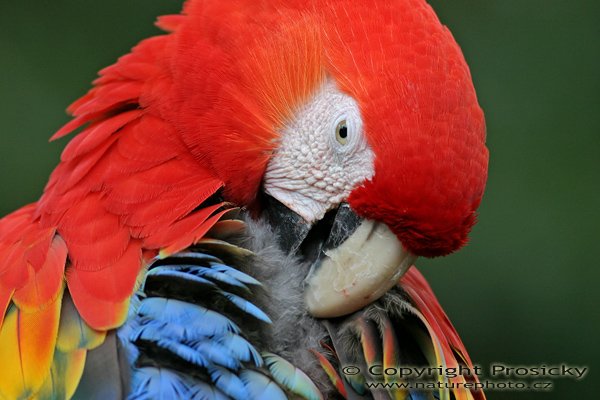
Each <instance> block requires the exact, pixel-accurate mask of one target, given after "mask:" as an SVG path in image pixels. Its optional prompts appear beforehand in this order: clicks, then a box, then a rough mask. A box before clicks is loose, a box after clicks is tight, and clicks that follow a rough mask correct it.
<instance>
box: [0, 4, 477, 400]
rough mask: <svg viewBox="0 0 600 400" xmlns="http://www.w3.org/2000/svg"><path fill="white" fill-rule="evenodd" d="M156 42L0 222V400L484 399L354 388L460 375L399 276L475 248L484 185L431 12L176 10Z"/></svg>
mask: <svg viewBox="0 0 600 400" xmlns="http://www.w3.org/2000/svg"><path fill="white" fill-rule="evenodd" d="M157 24H158V26H159V27H160V28H162V29H164V30H165V31H166V32H167V34H165V35H162V36H157V37H153V38H150V39H147V40H144V41H142V42H141V43H140V44H139V45H138V46H136V47H135V48H134V49H133V50H132V52H131V53H130V54H127V55H125V56H123V57H122V58H120V59H119V60H118V61H117V63H116V64H114V65H112V66H110V67H108V68H106V69H104V70H102V71H101V72H100V77H99V78H98V79H97V80H96V81H95V82H94V88H93V89H92V90H91V91H90V92H88V94H86V95H85V96H83V97H82V98H81V99H79V100H77V101H76V102H75V103H73V104H72V105H71V106H70V108H69V111H70V112H71V113H72V114H73V116H74V118H73V120H72V121H71V122H69V123H68V124H67V125H65V126H64V127H63V128H62V129H60V130H59V131H58V132H57V133H56V134H55V135H54V136H53V137H52V138H53V139H58V138H61V137H63V136H66V135H68V134H69V133H71V132H73V131H74V130H76V129H78V128H81V132H79V133H78V134H77V135H76V136H75V137H74V138H73V139H72V140H71V141H70V142H69V144H68V145H67V147H66V148H65V150H64V152H63V154H62V156H61V161H60V163H59V165H58V166H57V168H56V169H55V170H54V172H53V173H52V175H51V177H50V180H49V183H48V185H47V186H46V189H45V191H44V194H43V195H42V197H41V198H40V199H39V201H38V202H36V203H33V204H30V205H28V206H26V207H24V208H22V209H20V210H18V211H16V212H14V213H13V214H10V215H8V216H7V217H5V218H4V219H2V220H1V221H0V255H1V256H0V257H1V259H2V260H3V263H2V264H1V266H0V310H1V311H2V315H3V316H4V317H3V319H2V321H1V322H2V326H1V330H0V360H2V363H3V365H7V366H10V368H5V369H4V371H3V373H2V374H1V375H0V398H6V399H15V398H71V397H73V396H75V397H79V398H94V397H96V398H121V397H129V398H136V399H142V398H176V397H179V398H235V399H247V398H258V399H260V398H269V399H270V398H273V399H275V398H285V396H287V395H290V396H295V397H299V398H307V399H312V398H323V397H327V398H333V397H334V396H337V395H338V394H339V395H341V396H344V397H347V398H390V397H391V398H413V399H417V398H419V399H420V398H433V397H435V398H438V397H439V398H450V395H451V394H452V395H453V396H455V397H456V398H458V399H460V398H483V393H482V392H480V391H474V390H473V391H472V390H466V389H464V388H456V389H451V390H448V389H440V390H436V391H434V392H427V391H425V392H424V391H420V390H413V389H399V388H396V389H394V388H388V389H387V390H386V389H370V388H369V386H368V382H369V381H370V380H372V379H375V378H377V377H376V376H371V375H369V374H367V373H366V372H365V371H366V370H367V369H369V367H375V368H380V369H381V368H388V367H394V366H401V365H432V366H444V367H456V366H458V365H466V366H471V365H472V364H471V361H470V359H469V357H468V355H467V353H466V351H465V349H464V346H463V345H462V343H461V341H460V339H459V337H458V336H457V334H456V332H455V330H454V328H453V327H452V325H451V324H450V322H449V321H448V319H447V317H446V316H445V314H444V312H443V311H442V309H441V307H440V306H439V304H438V302H437V300H436V299H435V297H434V295H433V293H432V291H431V289H430V288H429V286H428V285H427V283H426V282H425V280H424V278H423V277H422V276H421V275H420V273H419V272H418V271H417V270H416V268H415V267H411V265H412V264H413V262H414V261H415V259H416V257H417V256H425V257H434V256H441V255H446V254H449V253H451V252H453V251H455V250H457V249H459V248H460V247H461V246H463V245H464V244H465V242H466V240H467V235H468V232H469V231H470V229H471V227H472V225H473V224H474V222H475V212H476V209H477V207H478V205H479V203H480V200H481V197H482V194H483V190H484V186H485V180H486V175H487V159H488V152H487V149H486V147H485V124H484V118H483V113H482V111H481V109H480V107H479V105H478V103H477V99H476V95H475V91H474V89H473V86H472V82H471V77H470V73H469V70H468V67H467V65H466V63H465V61H464V59H463V56H462V54H461V51H460V49H459V47H458V45H457V44H456V43H455V41H454V39H453V38H452V36H451V34H450V32H449V31H448V30H447V29H446V28H445V27H444V26H442V25H441V24H440V22H439V21H438V19H437V17H436V16H435V14H434V12H433V11H432V9H431V8H430V7H429V6H428V5H427V4H426V3H425V2H424V1H423V0H394V1H389V2H385V3H383V2H379V1H376V0H368V1H361V2H356V1H350V0H327V1H320V2H316V1H315V2H312V1H308V2H307V1H299V0H273V1H269V2H266V1H250V0H232V1H228V2H221V1H216V0H189V1H187V2H186V3H185V6H184V9H183V12H182V14H181V15H169V16H165V17H161V18H159V20H158V23H157ZM235 207H241V211H239V212H236V211H235V210H236V209H235ZM240 219H242V220H244V221H246V222H244V221H242V220H240ZM398 282H399V283H398ZM261 286H262V287H261ZM349 365H350V366H352V368H356V369H358V370H360V371H362V372H361V373H359V374H357V375H353V372H352V371H351V372H350V373H348V371H349V370H346V369H344V368H345V367H347V366H349ZM392 378H394V377H387V376H386V377H385V381H386V382H388V381H389V379H392ZM436 379H437V380H439V381H440V382H442V383H444V382H453V383H457V382H458V383H465V382H476V380H477V378H476V377H472V378H471V377H463V376H458V377H454V378H453V377H448V376H446V375H444V374H443V373H441V374H439V375H438V376H436ZM336 393H338V394H336Z"/></svg>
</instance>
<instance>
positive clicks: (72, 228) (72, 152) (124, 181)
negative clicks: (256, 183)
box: [0, 21, 228, 399]
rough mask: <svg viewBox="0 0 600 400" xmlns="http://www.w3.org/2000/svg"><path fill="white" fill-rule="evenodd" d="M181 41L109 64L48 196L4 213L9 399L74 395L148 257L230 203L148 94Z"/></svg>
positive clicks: (204, 225)
mask: <svg viewBox="0 0 600 400" xmlns="http://www.w3.org/2000/svg"><path fill="white" fill-rule="evenodd" d="M171 22H172V23H174V22H173V21H171ZM171 40H172V38H171V35H164V36H159V37H155V38H151V39H148V40H146V41H143V42H142V43H141V44H140V45H138V46H137V47H136V48H135V49H134V50H133V51H132V53H131V54H129V55H127V56H125V57H123V58H121V59H120V60H119V61H118V62H117V63H116V64H115V65H113V66H111V67H109V68H107V69H105V70H104V71H102V72H101V76H100V78H98V80H97V81H96V82H95V87H94V88H93V89H92V90H91V91H90V92H89V93H88V94H87V95H85V96H84V97H82V98H81V99H80V100H78V101H77V102H75V103H74V104H73V105H72V106H71V107H70V109H69V111H70V112H71V113H72V114H73V115H74V117H75V118H74V119H73V120H72V121H71V122H70V123H68V124H67V125H66V126H65V127H64V128H62V129H61V130H60V131H59V132H57V134H56V135H55V136H54V138H59V137H62V136H64V135H66V134H68V133H70V132H72V131H73V130H75V129H78V128H82V130H81V132H80V133H78V134H77V135H76V136H75V137H74V138H73V139H72V140H71V141H70V142H69V144H68V145H67V146H66V148H65V150H64V152H63V153H62V156H61V161H60V164H59V165H58V166H57V168H56V169H55V170H54V172H53V173H52V175H51V177H50V180H49V183H48V185H47V187H46V189H45V191H44V194H43V196H42V197H41V199H40V200H39V201H38V202H37V203H34V204H31V205H29V206H27V207H24V208H23V209H21V210H19V211H17V212H15V213H13V214H11V215H9V216H7V217H5V218H3V219H2V220H0V260H2V262H1V263H0V312H1V314H0V315H1V316H2V319H1V320H0V357H2V359H3V360H8V361H6V362H7V363H8V364H7V365H11V369H10V372H8V373H6V374H2V375H1V376H0V398H11V399H12V398H23V397H30V396H31V395H33V394H36V393H40V395H41V394H42V393H54V394H55V397H56V398H64V397H66V398H68V397H70V395H71V394H72V393H73V391H74V390H75V388H76V386H77V382H78V381H79V377H80V376H81V374H82V370H83V366H84V365H85V360H86V353H87V350H89V349H92V348H94V347H96V346H98V345H100V344H101V343H102V342H103V340H104V337H105V335H106V332H107V331H108V330H110V329H113V328H116V327H118V326H120V325H122V324H123V322H124V321H125V319H126V317H127V312H128V308H129V303H130V299H131V296H132V295H133V293H134V291H135V289H136V286H137V285H138V281H139V280H140V277H142V276H143V272H144V270H145V268H147V266H148V264H149V262H151V260H153V259H154V257H155V256H157V255H158V254H162V255H163V256H164V255H168V254H172V253H175V252H177V251H179V250H181V249H183V248H186V247H188V246H189V245H190V244H192V243H194V242H196V241H197V240H199V239H200V238H202V237H203V236H204V235H205V233H206V232H207V231H208V230H209V229H210V228H211V227H212V226H213V225H214V224H215V223H216V222H217V221H218V220H219V218H220V216H221V215H222V214H223V213H224V212H225V211H226V209H227V208H228V206H227V205H226V204H224V203H222V201H220V200H219V196H218V193H219V191H220V190H221V188H222V187H223V183H222V182H221V181H220V180H219V179H217V178H216V177H215V176H214V174H212V173H211V172H210V170H209V169H208V168H206V167H203V166H202V163H199V162H198V161H197V160H195V159H193V157H192V156H191V155H190V154H189V152H188V151H187V150H186V147H185V145H184V144H183V143H182V142H181V139H180V138H179V137H178V134H177V132H175V129H174V128H173V127H172V126H171V125H170V124H169V123H168V121H165V120H163V119H162V117H161V115H160V113H159V112H157V111H156V109H155V108H154V107H153V104H151V102H150V101H149V100H148V97H149V96H148V92H149V91H158V92H160V91H161V90H164V88H165V87H166V86H168V85H169V82H170V80H169V79H170V78H169V74H168V73H167V72H166V69H167V66H166V65H165V63H166V61H165V60H166V59H168V57H167V55H166V54H165V52H166V51H167V50H166V48H167V47H168V46H169V44H170V42H171ZM59 386H60V387H59ZM40 391H41V392H40Z"/></svg>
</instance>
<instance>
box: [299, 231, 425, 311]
mask: <svg viewBox="0 0 600 400" xmlns="http://www.w3.org/2000/svg"><path fill="white" fill-rule="evenodd" d="M415 259H416V256H414V255H412V254H411V253H409V252H408V251H407V250H405V249H404V248H403V247H402V244H401V243H400V242H399V241H398V239H397V237H396V235H395V234H393V233H392V231H390V229H389V228H388V227H387V226H386V225H385V224H382V223H379V222H374V221H369V220H363V221H362V223H361V224H360V226H359V227H358V228H357V229H356V231H355V232H354V233H353V234H352V235H351V236H350V237H348V239H346V241H344V242H343V243H342V244H341V245H340V246H338V247H336V248H333V249H330V250H326V251H324V252H323V255H322V257H321V258H320V260H319V261H320V264H319V265H317V266H316V268H314V269H313V272H312V273H311V274H310V276H309V277H308V280H307V283H308V286H307V288H306V291H305V302H306V306H307V308H308V311H309V312H310V314H311V315H313V316H315V317H321V318H331V317H339V316H342V315H346V314H349V313H352V312H354V311H356V310H358V309H360V308H362V307H364V306H366V305H368V304H370V303H372V302H373V301H375V300H377V299H379V298H380V297H381V296H383V295H384V294H385V293H386V292H387V291H388V290H390V289H391V288H392V287H393V286H395V285H396V284H397V283H398V280H399V279H400V277H401V276H402V275H404V273H405V272H406V270H408V268H409V267H410V266H411V265H412V264H413V262H414V261H415Z"/></svg>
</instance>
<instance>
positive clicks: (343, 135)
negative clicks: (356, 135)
mask: <svg viewBox="0 0 600 400" xmlns="http://www.w3.org/2000/svg"><path fill="white" fill-rule="evenodd" d="M339 135H340V137H341V138H342V139H346V138H347V137H348V127H346V125H342V126H340V131H339Z"/></svg>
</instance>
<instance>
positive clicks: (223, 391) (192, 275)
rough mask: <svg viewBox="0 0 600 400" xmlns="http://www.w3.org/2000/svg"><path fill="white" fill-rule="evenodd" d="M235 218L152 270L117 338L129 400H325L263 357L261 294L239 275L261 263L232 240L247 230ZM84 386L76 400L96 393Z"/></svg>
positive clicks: (266, 324) (276, 360)
mask: <svg viewBox="0 0 600 400" xmlns="http://www.w3.org/2000/svg"><path fill="white" fill-rule="evenodd" d="M234 218H235V215H233V214H232V213H229V214H227V215H226V216H224V217H223V218H222V219H221V221H219V222H218V223H216V224H215V225H214V227H213V228H212V229H211V231H209V232H208V233H207V235H206V237H205V238H203V239H201V240H200V241H198V242H197V243H196V244H195V245H194V246H192V247H190V248H189V249H186V250H185V251H183V252H179V253H176V254H174V255H172V256H169V257H166V258H160V257H159V258H157V260H156V261H155V262H154V263H153V264H152V266H151V267H150V269H149V271H148V273H147V274H146V277H145V280H144V283H143V285H142V286H141V288H140V290H139V291H138V292H137V293H136V295H135V300H134V302H133V305H132V307H131V314H130V316H129V318H128V319H127V323H126V324H125V325H124V326H123V327H122V328H120V329H119V332H118V337H119V339H120V342H121V343H122V344H123V346H124V347H125V350H126V352H127V354H128V360H127V363H128V364H129V365H130V368H131V393H130V395H129V397H128V398H129V399H155V398H186V399H239V400H247V399H273V400H277V399H287V398H288V396H293V397H294V398H302V399H311V400H316V399H321V398H322V396H321V394H320V392H319V391H318V389H317V388H316V386H315V384H314V383H313V382H312V381H311V379H310V378H308V376H307V375H306V374H304V372H302V371H301V370H299V369H298V368H296V367H294V366H293V365H292V364H290V363H289V362H288V361H286V360H284V359H283V358H281V357H279V356H278V355H276V354H272V353H269V352H266V351H265V347H266V346H265V343H264V341H263V340H260V337H261V336H267V331H269V330H270V325H271V324H272V321H271V319H270V318H269V316H268V315H267V314H266V313H265V311H263V307H261V306H258V305H257V304H255V303H254V301H255V300H256V299H257V300H260V299H261V298H262V296H261V295H260V293H259V292H261V291H262V290H263V288H262V285H261V283H260V282H259V281H258V280H256V279H255V278H253V277H252V276H250V275H249V274H247V273H244V272H242V270H244V269H246V268H247V269H252V267H251V265H253V264H257V263H260V262H261V260H260V258H258V257H257V256H256V255H255V254H254V253H252V252H251V251H250V250H248V249H246V248H244V247H239V246H237V245H236V244H234V243H236V242H238V241H237V240H229V239H230V238H231V237H232V236H237V235H240V234H242V233H243V232H244V230H245V224H244V223H243V222H242V221H239V220H237V219H234ZM92 376H93V374H92ZM82 382H83V383H82V385H81V390H82V392H81V393H78V394H80V395H81V398H89V397H87V394H86V393H98V391H99V390H100V388H97V387H95V385H96V382H95V379H93V378H92V379H89V380H86V379H85V377H84V379H83V381H82ZM86 385H89V386H90V387H89V388H86ZM96 386H97V385H96Z"/></svg>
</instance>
